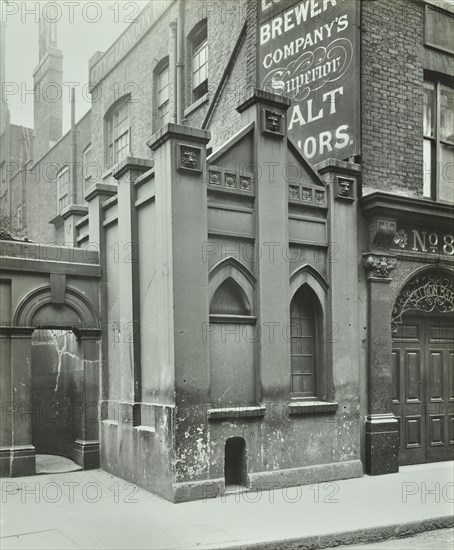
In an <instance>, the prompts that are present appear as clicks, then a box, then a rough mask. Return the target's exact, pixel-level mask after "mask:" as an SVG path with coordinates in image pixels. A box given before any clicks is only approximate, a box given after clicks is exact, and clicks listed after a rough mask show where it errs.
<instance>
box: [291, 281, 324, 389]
mask: <svg viewBox="0 0 454 550" xmlns="http://www.w3.org/2000/svg"><path fill="white" fill-rule="evenodd" d="M319 320H320V308H319V305H318V302H317V299H316V297H315V295H314V293H313V292H312V291H311V290H310V289H309V287H308V286H307V285H303V286H302V287H301V288H300V289H299V290H298V291H297V292H296V294H295V296H294V297H293V300H292V303H291V305H290V330H291V352H290V358H291V392H292V394H293V395H295V396H299V397H307V398H315V397H317V393H318V392H317V382H318V381H317V362H318V360H319V351H318V343H319Z"/></svg>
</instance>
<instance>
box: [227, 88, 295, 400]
mask: <svg viewBox="0 0 454 550" xmlns="http://www.w3.org/2000/svg"><path fill="white" fill-rule="evenodd" d="M289 106H290V100H289V99H288V98H286V97H282V96H278V95H274V94H270V93H267V92H263V91H261V90H255V91H254V92H253V93H251V94H250V96H249V97H248V98H247V99H246V100H245V101H244V102H243V103H242V104H241V105H240V106H239V107H238V108H237V111H238V112H239V113H240V114H241V122H242V125H243V126H246V125H247V124H249V123H250V122H254V123H255V132H256V137H255V139H254V144H255V150H254V164H255V165H256V166H257V169H258V174H259V175H260V177H258V180H257V190H256V193H257V199H256V211H255V214H256V216H255V220H256V228H255V229H256V247H257V248H258V250H259V251H260V252H259V254H258V258H257V261H258V270H257V271H258V281H257V318H258V319H259V322H260V326H261V327H269V328H270V332H271V333H272V332H274V334H275V336H273V337H267V336H265V337H262V338H261V339H260V341H259V343H258V349H257V351H258V357H259V368H260V380H261V388H262V395H259V393H258V392H259V389H258V388H257V395H256V398H257V400H260V399H265V400H266V399H267V398H268V399H272V398H273V397H276V396H280V397H281V398H283V399H287V397H288V394H289V376H288V364H287V363H286V362H285V361H284V362H283V361H282V358H283V357H290V344H289V342H288V341H287V339H285V338H283V337H282V331H283V330H284V327H285V326H287V324H288V322H289V312H288V304H289V290H288V289H289V283H288V281H289V267H288V262H287V261H286V260H285V255H284V254H283V250H284V247H286V246H288V186H287V183H286V181H285V178H284V177H283V175H282V174H283V170H284V168H285V165H286V162H287V137H286V128H287V110H288V108H289ZM259 136H260V137H259ZM271 251H272V252H271ZM272 327H274V328H272ZM264 334H265V333H264Z"/></svg>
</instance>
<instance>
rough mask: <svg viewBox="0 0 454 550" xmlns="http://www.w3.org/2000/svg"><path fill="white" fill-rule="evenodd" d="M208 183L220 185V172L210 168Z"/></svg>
mask: <svg viewBox="0 0 454 550" xmlns="http://www.w3.org/2000/svg"><path fill="white" fill-rule="evenodd" d="M210 185H218V186H219V185H221V174H220V173H219V172H214V171H212V170H210Z"/></svg>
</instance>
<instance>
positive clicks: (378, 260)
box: [364, 256, 397, 279]
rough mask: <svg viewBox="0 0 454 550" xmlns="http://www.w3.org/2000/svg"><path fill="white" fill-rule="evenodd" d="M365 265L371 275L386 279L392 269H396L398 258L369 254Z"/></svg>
mask: <svg viewBox="0 0 454 550" xmlns="http://www.w3.org/2000/svg"><path fill="white" fill-rule="evenodd" d="M364 266H365V268H366V270H367V271H368V274H369V275H372V276H373V277H379V278H380V279H385V278H387V277H389V273H390V271H392V270H393V269H396V267H397V260H396V259H395V258H390V257H388V256H368V257H367V258H366V259H365V260H364Z"/></svg>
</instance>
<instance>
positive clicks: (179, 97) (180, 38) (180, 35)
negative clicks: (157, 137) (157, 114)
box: [176, 0, 184, 124]
mask: <svg viewBox="0 0 454 550" xmlns="http://www.w3.org/2000/svg"><path fill="white" fill-rule="evenodd" d="M177 31H178V32H177V90H176V101H177V124H181V122H182V120H183V105H184V101H183V78H184V70H183V69H184V62H183V59H184V4H183V0H179V2H178V29H177Z"/></svg>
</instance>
